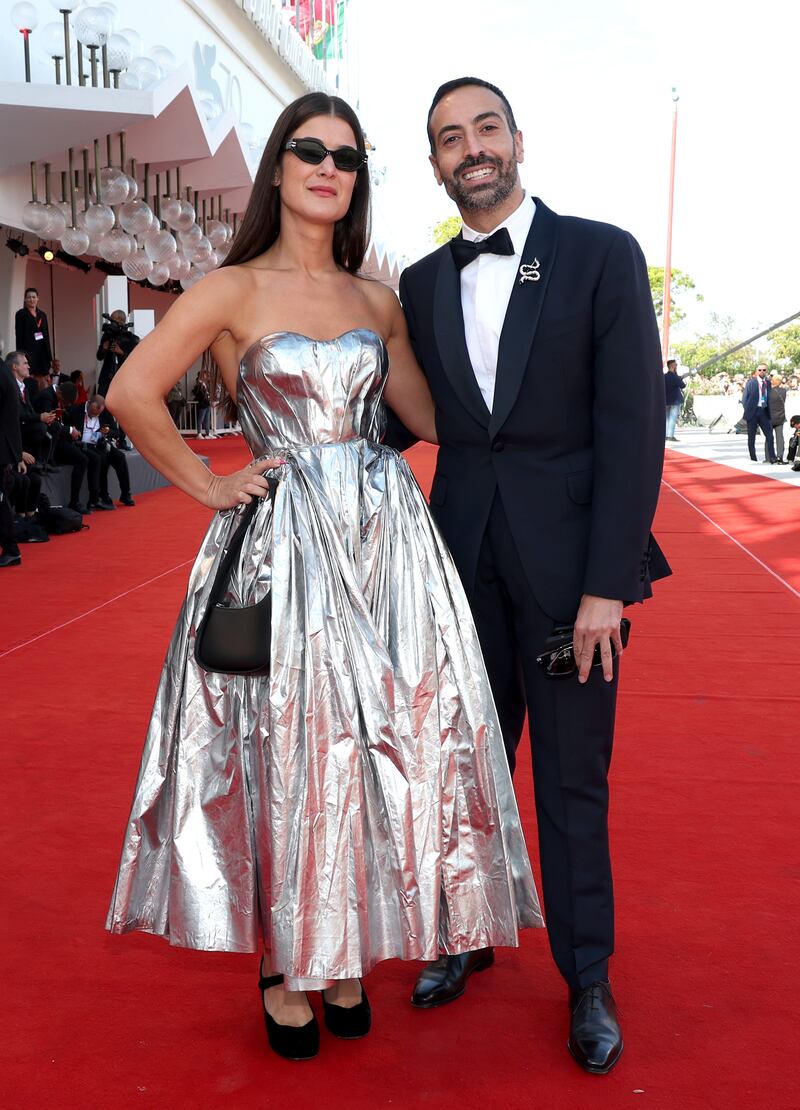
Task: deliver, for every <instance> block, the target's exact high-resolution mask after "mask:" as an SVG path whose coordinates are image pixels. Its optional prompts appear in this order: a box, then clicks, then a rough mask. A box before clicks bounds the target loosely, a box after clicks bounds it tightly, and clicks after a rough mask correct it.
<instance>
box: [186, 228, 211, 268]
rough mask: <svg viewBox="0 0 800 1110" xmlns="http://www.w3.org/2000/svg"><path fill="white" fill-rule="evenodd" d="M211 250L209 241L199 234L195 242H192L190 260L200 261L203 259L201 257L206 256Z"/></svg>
mask: <svg viewBox="0 0 800 1110" xmlns="http://www.w3.org/2000/svg"><path fill="white" fill-rule="evenodd" d="M211 250H212V247H211V243H210V242H209V241H208V239H207V238H206V237H205V235H201V236H200V238H199V239H198V240H197V242H196V243H195V244H194V249H193V250H192V252H191V259H192V262H201V261H203V259H205V258H208V256H209V255H210V254H211Z"/></svg>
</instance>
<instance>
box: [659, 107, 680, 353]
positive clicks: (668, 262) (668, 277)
mask: <svg viewBox="0 0 800 1110" xmlns="http://www.w3.org/2000/svg"><path fill="white" fill-rule="evenodd" d="M678 100H679V97H678V90H677V89H675V88H673V90H672V103H673V109H672V154H671V156H670V164H669V208H668V212H667V257H666V259H665V264H664V312H663V324H662V331H661V342H662V347H663V355H664V365H665V366H666V364H667V359H668V358H669V318H670V308H671V293H672V209H673V201H674V197H675V151H676V147H677V137H678Z"/></svg>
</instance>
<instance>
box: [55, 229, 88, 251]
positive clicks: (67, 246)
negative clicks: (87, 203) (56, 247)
mask: <svg viewBox="0 0 800 1110" xmlns="http://www.w3.org/2000/svg"><path fill="white" fill-rule="evenodd" d="M61 246H62V247H63V248H64V250H65V251H66V252H67V254H86V252H87V251H88V249H89V235H88V233H87V232H86V231H83V230H81V228H79V227H68V228H66V230H65V231H64V234H63V235H62V236H61Z"/></svg>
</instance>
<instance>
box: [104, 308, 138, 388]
mask: <svg viewBox="0 0 800 1110" xmlns="http://www.w3.org/2000/svg"><path fill="white" fill-rule="evenodd" d="M103 318H104V320H105V321H106V323H105V324H103V334H102V336H101V337H100V346H99V347H98V348H97V358H98V359H101V360H102V362H103V365H102V367H101V368H100V377H99V379H98V382H97V392H98V393H99V394H101V395H102V396H103V397H105V395H106V393H108V388H109V386H110V385H111V381H112V379H113V377H114V375H115V374H116V372H117V370H119V368H120V366H122V364H123V362H124V361H125V359H126V358H127V357H128V355H129V354H130V353H131V351H132V350H133V348H134V347H135V346H136V344H137V343H138V342H139V336H138V335H135V334H134V333H133V332H132V331H131V330H130V328H131V325H130V324H129V323H128V321H127V318H126V315H125V313H124V312H123V311H122V309H121V308H117V309H115V310H114V312H112V313H111V315H110V316H106V314H105V313H103Z"/></svg>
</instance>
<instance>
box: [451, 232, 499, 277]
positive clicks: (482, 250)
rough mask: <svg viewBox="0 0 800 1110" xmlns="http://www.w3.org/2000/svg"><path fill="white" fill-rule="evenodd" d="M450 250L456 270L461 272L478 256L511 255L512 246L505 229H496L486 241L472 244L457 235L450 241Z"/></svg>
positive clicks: (470, 241)
mask: <svg viewBox="0 0 800 1110" xmlns="http://www.w3.org/2000/svg"><path fill="white" fill-rule="evenodd" d="M450 250H451V251H452V252H453V261H454V262H455V264H456V269H457V270H463V269H464V267H465V266H468V265H469V263H470V262H474V261H475V259H476V258H477V257H478V255H479V254H513V253H514V244H513V243H512V242H511V236H510V235H509V234H508V228H507V227H501V228H498V230H497V231H495V232H494V234H492V235H490V236H489V238H488V239H481V240H480V241H479V242H477V243H474V242H472V240H470V239H464V238H462V236H461V235H457V236H456V238H455V239H451V240H450Z"/></svg>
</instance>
